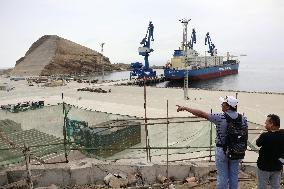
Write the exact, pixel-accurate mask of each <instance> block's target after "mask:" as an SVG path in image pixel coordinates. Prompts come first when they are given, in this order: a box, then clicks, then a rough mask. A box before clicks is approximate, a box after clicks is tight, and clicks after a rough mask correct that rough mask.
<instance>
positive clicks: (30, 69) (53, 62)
mask: <svg viewBox="0 0 284 189" xmlns="http://www.w3.org/2000/svg"><path fill="white" fill-rule="evenodd" d="M103 67H104V70H105V71H113V70H120V69H121V67H123V66H121V65H119V64H111V63H110V61H109V58H107V57H105V56H102V54H101V53H99V52H97V51H94V50H92V49H90V48H87V47H84V46H82V45H79V44H77V43H74V42H72V41H69V40H67V39H64V38H61V37H59V36H56V35H45V36H42V37H41V38H40V39H38V40H37V41H36V42H34V43H33V44H32V45H31V47H30V48H29V50H28V51H27V52H26V54H25V56H24V57H22V58H20V59H19V60H17V61H16V65H15V68H14V69H13V70H12V71H11V75H21V76H37V75H61V74H90V73H96V72H101V71H102V68H103ZM125 67H126V66H124V68H122V70H124V69H125Z"/></svg>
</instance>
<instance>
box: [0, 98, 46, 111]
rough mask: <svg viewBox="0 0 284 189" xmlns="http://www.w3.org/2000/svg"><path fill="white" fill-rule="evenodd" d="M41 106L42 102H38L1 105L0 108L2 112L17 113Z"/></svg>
mask: <svg viewBox="0 0 284 189" xmlns="http://www.w3.org/2000/svg"><path fill="white" fill-rule="evenodd" d="M43 106H44V101H43V100H40V101H27V102H19V103H17V104H8V105H1V106H0V108H1V109H2V110H7V111H9V112H12V113H18V112H24V111H27V110H34V109H38V108H42V107H43Z"/></svg>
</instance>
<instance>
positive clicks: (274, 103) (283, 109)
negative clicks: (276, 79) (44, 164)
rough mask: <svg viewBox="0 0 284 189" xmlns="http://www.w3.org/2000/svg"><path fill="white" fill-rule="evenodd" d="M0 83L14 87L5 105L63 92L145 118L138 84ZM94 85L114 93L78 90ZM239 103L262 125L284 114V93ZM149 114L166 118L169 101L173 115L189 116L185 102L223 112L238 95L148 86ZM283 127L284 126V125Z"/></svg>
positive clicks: (242, 96) (250, 96)
mask: <svg viewBox="0 0 284 189" xmlns="http://www.w3.org/2000/svg"><path fill="white" fill-rule="evenodd" d="M0 83H7V84H8V85H9V86H10V87H15V88H14V89H13V90H11V91H9V92H7V91H0V102H1V105H4V104H13V103H17V102H23V101H29V100H30V101H32V100H45V103H46V104H50V105H53V104H57V103H61V102H62V99H61V94H62V93H63V94H64V101H65V102H66V103H70V104H73V105H76V106H79V107H84V108H88V109H93V110H97V111H103V112H108V113H115V114H121V115H130V116H138V117H144V113H145V112H144V107H143V104H144V89H143V87H138V86H135V87H133V86H114V85H113V83H103V84H92V85H89V84H86V83H77V82H74V81H73V82H70V83H67V85H65V86H59V87H40V86H39V87H38V86H36V85H35V86H28V84H27V82H26V81H10V80H9V79H7V78H1V80H0ZM83 87H94V88H98V87H100V88H102V89H105V90H109V89H111V92H110V93H91V92H88V91H77V89H78V88H83ZM237 93H238V96H237V97H238V99H239V105H238V111H239V112H240V113H243V114H244V115H245V116H247V118H248V120H249V121H251V122H254V123H258V124H262V125H263V124H264V121H265V119H266V115H268V114H270V113H274V114H278V115H279V116H280V118H283V117H284V106H283V105H284V95H283V94H266V93H251V92H237ZM146 94H147V95H146V97H147V117H166V103H167V100H168V102H169V116H170V117H172V116H188V115H190V114H189V113H186V112H179V113H178V112H176V106H175V105H177V104H179V105H184V106H190V107H193V108H198V109H201V110H203V111H206V112H210V111H211V109H212V111H213V112H220V110H221V108H220V101H219V100H218V98H219V97H220V96H226V95H227V96H228V95H232V96H235V95H236V92H232V91H230V92H229V91H210V90H198V89H189V91H188V95H189V100H184V98H183V95H184V93H183V90H182V89H180V88H156V87H146ZM282 128H283V126H282Z"/></svg>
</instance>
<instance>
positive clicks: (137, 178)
mask: <svg viewBox="0 0 284 189" xmlns="http://www.w3.org/2000/svg"><path fill="white" fill-rule="evenodd" d="M104 182H105V184H106V185H108V186H109V187H111V188H125V187H127V186H143V185H144V184H143V180H142V176H141V174H139V173H132V174H128V175H125V174H123V173H118V174H117V173H115V174H112V173H109V174H108V175H107V176H105V178H104Z"/></svg>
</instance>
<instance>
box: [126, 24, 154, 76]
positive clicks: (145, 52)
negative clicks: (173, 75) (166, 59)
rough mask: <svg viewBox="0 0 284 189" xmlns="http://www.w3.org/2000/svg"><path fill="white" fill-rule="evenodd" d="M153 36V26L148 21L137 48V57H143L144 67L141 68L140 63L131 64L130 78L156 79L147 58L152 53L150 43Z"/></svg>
mask: <svg viewBox="0 0 284 189" xmlns="http://www.w3.org/2000/svg"><path fill="white" fill-rule="evenodd" d="M153 34H154V25H153V23H152V22H151V21H150V22H149V25H148V28H147V32H146V35H145V37H144V38H143V39H142V41H141V42H140V44H141V45H142V47H139V48H138V52H139V55H141V56H144V61H145V65H144V67H143V65H142V63H140V62H135V63H131V65H130V67H131V69H132V71H131V72H130V78H131V76H138V78H143V77H156V71H153V69H151V68H150V67H149V56H150V53H151V52H153V51H154V50H153V49H151V41H154V35H153Z"/></svg>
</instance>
